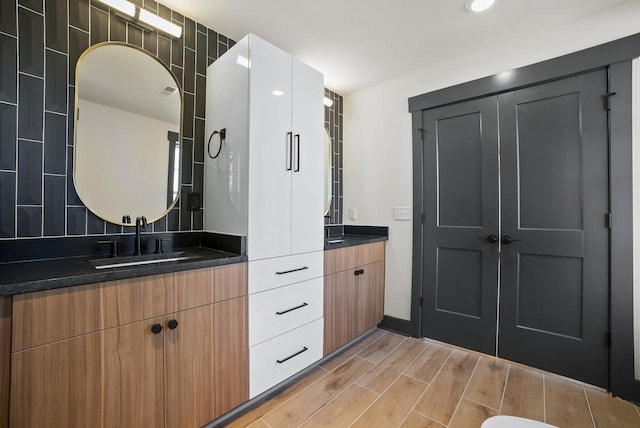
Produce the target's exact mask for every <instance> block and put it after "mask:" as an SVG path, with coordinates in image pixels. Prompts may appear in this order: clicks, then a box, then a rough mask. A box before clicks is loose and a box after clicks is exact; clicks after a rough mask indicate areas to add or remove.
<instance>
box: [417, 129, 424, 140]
mask: <svg viewBox="0 0 640 428" xmlns="http://www.w3.org/2000/svg"><path fill="white" fill-rule="evenodd" d="M418 133H419V134H420V141H422V142H424V128H418Z"/></svg>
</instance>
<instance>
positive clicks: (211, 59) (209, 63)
mask: <svg viewBox="0 0 640 428" xmlns="http://www.w3.org/2000/svg"><path fill="white" fill-rule="evenodd" d="M215 60H216V59H215V58H211V57H208V58H207V66H210V65H211V64H213V63H214V62H215Z"/></svg>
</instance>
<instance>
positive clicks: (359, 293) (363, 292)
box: [355, 262, 384, 336]
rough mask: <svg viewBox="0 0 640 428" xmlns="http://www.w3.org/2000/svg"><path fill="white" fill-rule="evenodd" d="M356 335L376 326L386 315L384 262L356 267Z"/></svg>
mask: <svg viewBox="0 0 640 428" xmlns="http://www.w3.org/2000/svg"><path fill="white" fill-rule="evenodd" d="M356 271H359V272H362V273H361V274H359V275H357V277H356V281H355V282H356V285H355V288H356V336H359V335H361V334H362V333H364V332H366V331H367V330H369V329H371V328H373V327H375V326H376V325H377V324H378V323H379V322H380V321H382V317H383V315H384V262H376V263H372V264H369V265H366V266H361V267H358V268H356Z"/></svg>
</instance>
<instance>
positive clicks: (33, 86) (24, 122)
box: [18, 74, 44, 141]
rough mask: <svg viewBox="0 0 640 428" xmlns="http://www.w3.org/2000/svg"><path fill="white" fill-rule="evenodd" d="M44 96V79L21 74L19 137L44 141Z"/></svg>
mask: <svg viewBox="0 0 640 428" xmlns="http://www.w3.org/2000/svg"><path fill="white" fill-rule="evenodd" d="M43 97H44V81H43V80H42V79H38V78H37V77H32V76H27V75H26V74H21V75H20V99H19V104H18V137H19V138H26V139H29V140H38V141H42V128H43V126H42V112H43V108H44V106H43V101H44V100H43Z"/></svg>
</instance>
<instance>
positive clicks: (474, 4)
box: [464, 0, 495, 12]
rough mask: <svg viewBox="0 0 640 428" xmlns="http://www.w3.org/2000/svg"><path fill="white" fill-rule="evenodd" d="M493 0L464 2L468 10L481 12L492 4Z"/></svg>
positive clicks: (468, 0)
mask: <svg viewBox="0 0 640 428" xmlns="http://www.w3.org/2000/svg"><path fill="white" fill-rule="evenodd" d="M493 3H495V0H467V1H466V3H465V4H464V7H465V9H467V10H468V11H469V12H483V11H485V10H487V9H489V8H490V7H491V6H493Z"/></svg>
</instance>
